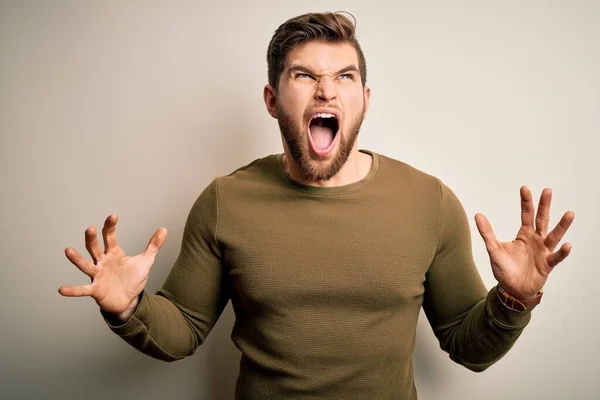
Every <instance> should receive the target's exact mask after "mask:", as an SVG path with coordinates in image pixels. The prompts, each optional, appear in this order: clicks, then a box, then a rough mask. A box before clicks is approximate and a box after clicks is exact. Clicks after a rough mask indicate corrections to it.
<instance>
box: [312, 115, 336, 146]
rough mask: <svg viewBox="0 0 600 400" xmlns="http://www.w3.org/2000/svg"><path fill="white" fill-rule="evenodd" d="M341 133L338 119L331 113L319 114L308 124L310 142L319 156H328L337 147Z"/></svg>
mask: <svg viewBox="0 0 600 400" xmlns="http://www.w3.org/2000/svg"><path fill="white" fill-rule="evenodd" d="M338 131H339V123H338V119H337V117H336V116H335V115H334V114H331V113H317V114H315V115H314V116H313V117H312V119H311V120H310V122H309V123H308V134H309V141H310V144H311V146H312V148H313V151H314V152H315V153H316V154H318V155H321V156H323V155H327V153H329V151H331V149H332V148H333V146H334V145H335V139H336V137H337V134H338Z"/></svg>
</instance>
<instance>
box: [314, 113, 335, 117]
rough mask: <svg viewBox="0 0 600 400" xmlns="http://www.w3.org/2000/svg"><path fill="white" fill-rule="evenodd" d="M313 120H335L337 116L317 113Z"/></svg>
mask: <svg viewBox="0 0 600 400" xmlns="http://www.w3.org/2000/svg"><path fill="white" fill-rule="evenodd" d="M313 118H335V115H333V114H329V113H317V114H315V115H314V117H313Z"/></svg>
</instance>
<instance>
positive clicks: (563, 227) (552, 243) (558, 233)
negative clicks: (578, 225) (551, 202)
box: [544, 211, 575, 251]
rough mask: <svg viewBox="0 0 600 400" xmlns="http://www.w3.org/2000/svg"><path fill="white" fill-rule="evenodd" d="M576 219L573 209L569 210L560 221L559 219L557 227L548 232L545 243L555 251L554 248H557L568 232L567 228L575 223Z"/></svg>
mask: <svg viewBox="0 0 600 400" xmlns="http://www.w3.org/2000/svg"><path fill="white" fill-rule="evenodd" d="M574 219H575V213H574V212H572V211H567V212H566V213H565V214H564V215H563V216H562V218H561V219H560V221H558V224H556V227H555V228H554V229H552V231H551V232H550V233H549V234H548V236H546V239H544V244H545V245H546V247H547V248H548V249H549V250H550V251H553V250H554V248H556V246H557V245H558V243H560V241H561V240H562V238H563V236H565V233H567V230H568V229H569V227H570V226H571V224H572V223H573V220H574Z"/></svg>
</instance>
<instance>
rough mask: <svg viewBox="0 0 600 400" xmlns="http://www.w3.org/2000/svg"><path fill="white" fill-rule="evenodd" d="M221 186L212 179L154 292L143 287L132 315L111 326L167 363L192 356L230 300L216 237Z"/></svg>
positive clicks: (190, 214) (134, 343)
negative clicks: (180, 243) (166, 274)
mask: <svg viewBox="0 0 600 400" xmlns="http://www.w3.org/2000/svg"><path fill="white" fill-rule="evenodd" d="M217 228H218V189H217V181H216V180H215V181H213V182H212V183H211V184H210V185H209V186H208V187H207V188H206V189H205V190H204V191H203V192H202V193H201V194H200V196H199V197H198V199H197V200H196V202H195V203H194V205H193V206H192V209H191V211H190V213H189V215H188V218H187V221H186V224H185V228H184V232H183V240H182V245H181V250H180V253H179V256H178V258H177V260H176V262H175V264H174V266H173V268H172V269H171V271H170V273H169V275H168V277H167V279H166V281H165V283H164V284H163V286H162V287H161V288H160V290H158V292H157V293H156V294H154V295H151V294H149V293H147V292H146V291H143V292H142V293H140V302H139V304H138V307H137V309H136V311H135V313H134V314H133V316H132V317H131V318H130V319H129V320H128V321H127V322H126V323H125V324H123V325H119V326H116V325H113V324H112V323H111V320H110V318H108V316H106V315H105V316H104V317H105V321H106V323H107V324H108V325H109V327H110V328H111V330H112V331H113V332H115V333H116V334H117V335H119V336H120V337H121V338H122V339H123V340H125V341H126V342H127V343H129V344H130V345H132V346H133V347H135V348H136V349H138V350H139V351H141V352H143V353H145V354H147V355H149V356H151V357H154V358H157V359H159V360H164V361H175V360H179V359H181V358H184V357H186V356H188V355H191V354H193V353H194V352H195V350H196V348H197V347H198V346H199V345H201V344H202V343H203V342H204V340H205V339H206V336H207V335H208V333H209V332H210V330H211V329H212V327H213V326H214V324H215V323H216V321H217V319H218V318H219V316H220V315H221V313H222V311H223V309H224V308H225V305H226V304H227V302H228V301H229V294H228V289H227V288H228V284H227V282H226V277H227V274H226V273H225V271H224V267H223V264H222V262H221V259H222V257H221V249H220V247H219V244H218V241H217Z"/></svg>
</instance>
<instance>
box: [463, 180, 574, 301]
mask: <svg viewBox="0 0 600 400" xmlns="http://www.w3.org/2000/svg"><path fill="white" fill-rule="evenodd" d="M551 202H552V191H551V190H550V189H544V190H543V191H542V195H541V196H540V203H539V206H538V210H537V214H536V215H535V220H534V212H535V209H534V206H533V200H532V198H531V191H530V190H529V188H527V186H522V187H521V229H519V232H518V233H517V237H516V238H515V240H513V241H512V242H500V241H498V239H496V235H495V234H494V231H493V230H492V227H491V225H490V223H489V221H488V220H487V218H486V217H485V216H484V215H483V214H476V215H475V223H476V224H477V229H478V230H479V233H480V234H481V237H482V238H483V241H484V242H485V246H486V249H487V251H488V253H489V256H490V261H491V264H492V272H493V273H494V277H495V278H496V280H497V281H498V282H499V283H500V284H501V285H502V286H503V287H504V288H505V289H506V291H507V292H508V293H510V294H511V295H513V296H514V297H516V298H518V299H521V300H529V299H531V298H533V297H535V296H536V295H537V293H538V292H539V291H540V290H541V289H542V288H543V287H544V284H545V283H546V280H547V279H548V275H549V274H550V272H552V270H553V269H554V267H555V266H556V265H558V264H559V263H560V262H561V261H563V260H564V259H565V258H567V256H568V255H569V253H570V252H571V244H570V243H564V244H563V245H562V246H560V248H559V249H558V250H557V251H554V249H555V248H556V246H557V245H558V243H559V242H560V241H561V240H562V238H563V236H564V235H565V233H566V232H567V230H568V229H569V226H571V223H572V222H573V219H574V218H575V214H574V213H573V212H572V211H567V212H566V213H565V214H564V215H563V217H562V218H561V219H560V221H559V222H558V224H557V225H556V227H555V228H554V229H553V230H552V231H551V232H550V233H548V222H549V219H550V217H549V215H550V203H551ZM534 223H535V225H534Z"/></svg>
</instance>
